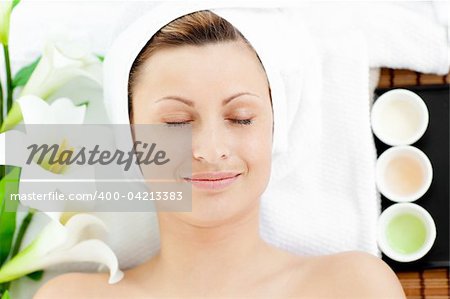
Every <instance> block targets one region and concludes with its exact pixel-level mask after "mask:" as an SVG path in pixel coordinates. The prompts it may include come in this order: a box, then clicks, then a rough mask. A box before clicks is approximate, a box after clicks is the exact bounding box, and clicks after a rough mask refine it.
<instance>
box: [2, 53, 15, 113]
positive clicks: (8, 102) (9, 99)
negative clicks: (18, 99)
mask: <svg viewBox="0 0 450 299" xmlns="http://www.w3.org/2000/svg"><path fill="white" fill-rule="evenodd" d="M3 54H4V56H5V68H6V94H7V99H6V113H8V111H9V109H11V107H12V104H13V86H12V75H11V61H10V59H9V48H8V45H3Z"/></svg>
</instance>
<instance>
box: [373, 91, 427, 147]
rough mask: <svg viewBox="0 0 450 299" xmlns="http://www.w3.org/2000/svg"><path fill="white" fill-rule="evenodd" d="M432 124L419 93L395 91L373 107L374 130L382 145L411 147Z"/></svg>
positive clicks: (376, 102)
mask: <svg viewBox="0 0 450 299" xmlns="http://www.w3.org/2000/svg"><path fill="white" fill-rule="evenodd" d="M428 122H429V114H428V109H427V106H426V104H425V102H424V101H423V100H422V98H421V97H419V96H418V95H417V94H416V93H414V92H412V91H409V90H406V89H393V90H390V91H388V92H386V93H384V94H382V95H381V96H380V97H379V98H378V99H377V100H376V101H375V103H374V104H373V106H372V112H371V124H372V130H373V133H374V134H375V136H377V137H378V139H380V140H381V141H382V142H383V143H385V144H388V145H391V146H395V145H410V144H413V143H415V142H416V141H417V140H419V139H420V138H421V137H422V136H423V134H424V133H425V131H426V130H427V127H428Z"/></svg>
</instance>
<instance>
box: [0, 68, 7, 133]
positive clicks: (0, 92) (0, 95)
mask: <svg viewBox="0 0 450 299" xmlns="http://www.w3.org/2000/svg"><path fill="white" fill-rule="evenodd" d="M1 78H2V77H1V76H0V126H1V125H3V119H5V118H6V111H5V115H3V87H2V81H1Z"/></svg>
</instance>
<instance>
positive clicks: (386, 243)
mask: <svg viewBox="0 0 450 299" xmlns="http://www.w3.org/2000/svg"><path fill="white" fill-rule="evenodd" d="M404 215H407V217H409V216H410V215H412V216H413V217H414V218H413V219H415V221H421V223H422V224H423V228H424V231H425V234H424V235H425V238H424V241H423V243H422V246H420V247H418V248H417V250H415V251H414V252H408V253H405V252H401V250H399V249H398V248H395V247H396V246H395V245H392V242H393V241H392V238H393V236H396V237H398V238H402V240H396V241H398V242H401V241H403V242H404V243H407V242H408V241H411V240H412V239H413V238H414V237H416V238H420V237H421V236H419V235H415V233H417V231H415V230H413V229H412V227H411V226H407V225H405V224H407V222H405V223H403V224H404V227H403V230H401V229H400V228H399V227H397V229H394V230H391V231H388V229H387V228H388V226H389V224H391V225H392V223H391V221H393V220H394V221H399V219H401V218H399V217H401V216H404ZM409 219H410V220H411V218H409ZM400 221H401V220H400ZM408 228H409V229H408ZM405 229H406V230H408V231H405ZM422 232H423V231H422ZM395 233H396V234H395ZM418 234H419V233H418ZM435 240H436V225H435V223H434V220H433V218H432V217H431V215H430V214H429V213H428V212H427V211H426V210H425V209H424V208H422V207H421V206H419V205H417V204H414V203H397V204H393V205H391V206H390V207H389V208H387V209H386V210H384V211H383V213H381V215H380V217H379V219H378V231H377V242H378V247H379V248H380V250H381V251H382V252H383V253H384V254H385V255H387V256H388V257H389V258H391V259H393V260H395V261H398V262H412V261H416V260H418V259H420V258H422V257H423V256H425V255H426V254H427V253H428V252H429V251H430V249H431V248H432V247H433V244H434V242H435ZM412 242H413V241H412ZM400 247H401V246H400Z"/></svg>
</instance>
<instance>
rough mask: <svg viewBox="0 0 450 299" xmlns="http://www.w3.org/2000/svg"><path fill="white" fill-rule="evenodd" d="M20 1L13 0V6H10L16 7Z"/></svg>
mask: <svg viewBox="0 0 450 299" xmlns="http://www.w3.org/2000/svg"><path fill="white" fill-rule="evenodd" d="M19 3H20V0H13V6H12V8H13V9H14V7H16V5H17V4H19Z"/></svg>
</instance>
